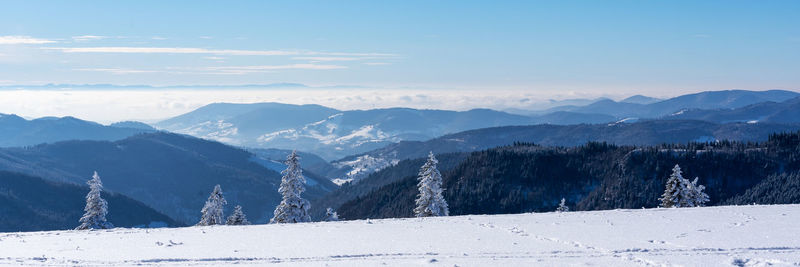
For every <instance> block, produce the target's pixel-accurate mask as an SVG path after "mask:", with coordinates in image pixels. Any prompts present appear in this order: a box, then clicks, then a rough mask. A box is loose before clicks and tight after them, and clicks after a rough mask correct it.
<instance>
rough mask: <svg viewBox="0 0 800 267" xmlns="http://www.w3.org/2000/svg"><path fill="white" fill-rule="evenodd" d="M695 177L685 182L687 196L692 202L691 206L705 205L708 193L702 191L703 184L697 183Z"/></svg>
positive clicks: (703, 188)
mask: <svg viewBox="0 0 800 267" xmlns="http://www.w3.org/2000/svg"><path fill="white" fill-rule="evenodd" d="M697 179H698V178H697V177H695V178H694V181H692V182H691V183H686V185H687V186H689V198H690V200H691V201H690V202H691V204H692V207H702V206H705V205H706V202H708V200H709V199H708V195H707V194H706V193H705V192H703V190H705V189H706V187H705V186H703V185H699V184H697Z"/></svg>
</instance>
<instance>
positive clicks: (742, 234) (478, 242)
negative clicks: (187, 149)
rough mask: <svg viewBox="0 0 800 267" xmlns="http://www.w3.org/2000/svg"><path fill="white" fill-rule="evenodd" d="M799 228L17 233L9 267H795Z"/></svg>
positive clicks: (705, 217) (781, 218)
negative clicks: (147, 266) (268, 266)
mask: <svg viewBox="0 0 800 267" xmlns="http://www.w3.org/2000/svg"><path fill="white" fill-rule="evenodd" d="M798 220H800V205H774V206H738V207H736V206H728V207H703V208H675V209H647V210H644V209H642V210H611V211H593V212H562V213H556V212H552V213H535V214H531V213H528V214H516V215H472V216H453V217H428V218H412V219H387V220H358V221H340V222H323V223H302V224H277V225H276V224H273V225H252V226H203V227H186V228H172V229H168V228H167V229H125V228H117V229H113V230H93V231H51V232H29V233H5V234H0V265H34V266H40V265H128V266H130V265H200V266H220V265H234V264H251V265H275V266H325V265H329V266H375V265H382V264H386V265H390V266H416V265H430V266H454V265H458V266H553V265H557V266H564V265H596V266H642V265H645V266H649V265H654V266H669V265H685V266H687V265H688V266H766V265H778V266H781V265H783V266H787V265H797V264H800V228H798V227H797V224H796V222H797V221H798ZM212 240H213V241H214V242H210V241H212ZM218 244H224V246H219V245H218Z"/></svg>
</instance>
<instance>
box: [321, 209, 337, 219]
mask: <svg viewBox="0 0 800 267" xmlns="http://www.w3.org/2000/svg"><path fill="white" fill-rule="evenodd" d="M322 221H325V222H336V221H339V214H338V213H336V212H335V211H333V209H332V208H328V210H327V211H325V218H324V219H323V220H322Z"/></svg>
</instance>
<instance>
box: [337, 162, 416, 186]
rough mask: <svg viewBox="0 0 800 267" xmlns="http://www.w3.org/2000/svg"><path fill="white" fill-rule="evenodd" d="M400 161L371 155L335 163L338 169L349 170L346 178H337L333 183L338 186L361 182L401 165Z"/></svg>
mask: <svg viewBox="0 0 800 267" xmlns="http://www.w3.org/2000/svg"><path fill="white" fill-rule="evenodd" d="M399 162H400V160H398V159H386V158H383V157H373V156H370V155H362V156H358V157H356V158H355V159H353V160H349V161H340V162H335V163H333V166H334V167H336V168H340V169H344V168H349V169H350V171H348V172H347V173H346V174H345V177H341V178H335V179H332V181H333V182H334V183H336V184H338V185H342V184H344V183H346V182H350V181H359V180H361V179H364V178H366V177H367V176H369V175H370V174H372V173H374V172H377V171H380V170H382V169H384V168H386V167H389V166H394V165H397V163H399Z"/></svg>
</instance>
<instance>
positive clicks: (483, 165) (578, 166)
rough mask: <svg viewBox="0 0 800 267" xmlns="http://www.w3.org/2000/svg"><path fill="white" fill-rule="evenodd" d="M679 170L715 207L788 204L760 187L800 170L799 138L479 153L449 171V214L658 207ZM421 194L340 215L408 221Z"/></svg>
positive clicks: (404, 193) (390, 196)
mask: <svg viewBox="0 0 800 267" xmlns="http://www.w3.org/2000/svg"><path fill="white" fill-rule="evenodd" d="M675 164H680V166H681V168H682V169H683V170H684V177H686V178H690V179H691V178H694V177H699V182H700V184H703V185H705V186H706V187H707V189H706V192H707V193H708V194H709V196H710V197H711V202H709V203H708V204H709V205H716V204H718V203H731V202H734V203H739V202H741V201H744V199H746V201H748V202H751V203H752V202H755V203H760V204H770V203H786V201H787V200H792V199H798V198H797V197H796V196H797V195H800V191H797V190H794V191H791V190H781V191H774V190H764V189H763V188H765V185H764V184H763V183H762V182H763V181H765V178H767V177H769V176H770V175H775V174H782V173H795V172H798V170H800V132H799V133H791V134H776V135H772V136H770V138H769V140H768V141H765V142H763V143H740V142H726V141H723V142H715V143H690V144H686V145H659V146H645V147H636V146H615V145H610V144H606V143H596V142H591V143H588V144H586V145H583V146H578V147H570V148H567V147H543V146H538V145H532V144H525V143H517V144H515V145H513V146H505V147H499V148H494V149H489V150H485V151H479V152H473V153H472V154H471V155H470V156H469V157H467V158H466V159H464V160H463V161H462V162H461V163H460V164H458V165H457V166H456V167H454V168H452V169H450V170H448V171H444V172H443V176H444V185H443V187H444V188H445V191H444V194H445V195H444V196H445V199H446V200H447V202H448V204H449V205H450V213H451V215H462V214H501V213H519V212H531V211H552V210H554V209H555V208H556V206H557V205H558V202H559V200H560V199H561V198H566V200H567V204H568V205H569V206H571V207H572V208H573V209H577V210H598V209H616V208H642V207H646V208H652V207H656V206H657V205H658V203H659V202H658V198H659V196H660V195H661V193H662V192H663V191H664V183H665V181H666V179H667V177H669V175H670V173H671V169H672V167H673V166H674V165H675ZM399 167H401V166H400V165H398V166H395V167H390V168H388V169H387V170H386V171H389V170H390V169H391V168H399ZM405 167H406V168H414V167H416V168H419V166H405ZM409 172H410V170H409ZM409 172H406V173H409ZM797 178H798V175H785V176H780V177H778V178H772V179H771V181H777V182H781V183H787V185H791V184H795V185H796V184H797V181H793V180H792V179H797ZM773 186H774V185H773ZM778 187H780V185H778ZM416 193H417V188H416V176H415V175H409V176H407V177H405V178H402V179H399V180H398V181H396V182H393V183H390V184H388V185H386V186H383V187H381V188H379V189H376V190H373V191H371V193H369V194H366V195H363V196H360V197H358V198H356V199H352V200H350V201H348V202H346V203H344V204H342V205H341V207H339V212H340V214H341V216H342V217H343V218H346V219H358V218H384V217H409V216H411V215H412V209H413V205H414V198H415V197H416ZM774 194H780V195H781V196H774ZM787 194H788V195H787ZM792 195H794V196H792ZM737 199H743V200H739V201H736V200H737ZM776 199H777V200H776Z"/></svg>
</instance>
